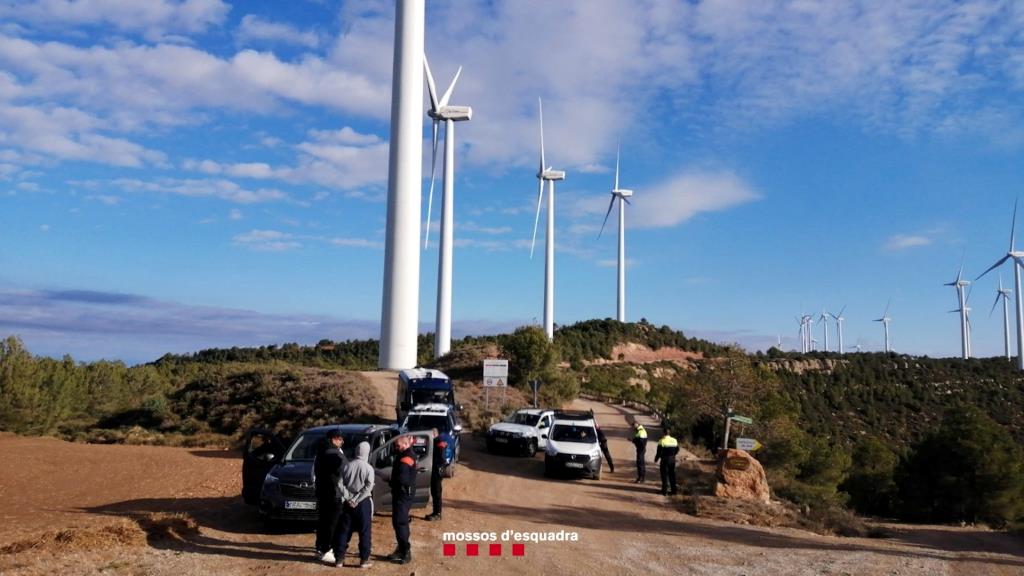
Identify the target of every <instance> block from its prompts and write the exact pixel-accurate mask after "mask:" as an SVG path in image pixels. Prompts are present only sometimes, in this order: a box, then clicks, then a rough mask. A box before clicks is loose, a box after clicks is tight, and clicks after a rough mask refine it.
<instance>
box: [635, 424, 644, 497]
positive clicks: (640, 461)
mask: <svg viewBox="0 0 1024 576" xmlns="http://www.w3.org/2000/svg"><path fill="white" fill-rule="evenodd" d="M633 446H634V447H636V481H635V483H636V484H640V483H642V482H644V481H645V480H647V430H646V429H644V425H643V424H641V423H639V422H633Z"/></svg>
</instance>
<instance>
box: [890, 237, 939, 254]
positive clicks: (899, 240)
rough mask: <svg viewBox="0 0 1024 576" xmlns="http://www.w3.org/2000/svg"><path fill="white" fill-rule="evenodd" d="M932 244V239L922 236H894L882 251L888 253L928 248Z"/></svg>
mask: <svg viewBox="0 0 1024 576" xmlns="http://www.w3.org/2000/svg"><path fill="white" fill-rule="evenodd" d="M931 243H932V239H931V238H930V237H928V236H925V235H921V234H893V235H892V236H890V237H889V238H888V239H887V240H886V241H885V244H883V245H882V249H883V250H886V251H888V252H897V251H900V250H907V249H909V248H918V247H920V246H928V245H930V244H931Z"/></svg>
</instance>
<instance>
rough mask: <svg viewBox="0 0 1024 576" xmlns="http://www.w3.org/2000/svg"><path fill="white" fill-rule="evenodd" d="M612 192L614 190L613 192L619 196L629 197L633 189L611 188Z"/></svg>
mask: <svg viewBox="0 0 1024 576" xmlns="http://www.w3.org/2000/svg"><path fill="white" fill-rule="evenodd" d="M612 192H614V193H615V194H617V195H618V196H619V197H621V198H629V197H630V196H632V195H633V191H632V190H625V189H622V188H620V189H618V190H612Z"/></svg>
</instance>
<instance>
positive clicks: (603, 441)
mask: <svg viewBox="0 0 1024 576" xmlns="http://www.w3.org/2000/svg"><path fill="white" fill-rule="evenodd" d="M594 426H595V427H596V428H597V443H598V444H599V445H600V446H601V453H602V454H604V459H605V460H607V461H608V469H609V470H611V471H612V472H613V473H614V472H615V462H612V455H611V453H610V452H608V438H606V437H605V435H604V431H603V430H601V427H600V426H597V424H596V423H595V424H594Z"/></svg>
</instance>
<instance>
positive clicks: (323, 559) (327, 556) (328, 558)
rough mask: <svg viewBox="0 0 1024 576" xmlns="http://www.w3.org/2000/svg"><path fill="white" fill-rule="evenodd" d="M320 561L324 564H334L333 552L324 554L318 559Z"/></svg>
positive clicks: (329, 551)
mask: <svg viewBox="0 0 1024 576" xmlns="http://www.w3.org/2000/svg"><path fill="white" fill-rule="evenodd" d="M320 561H321V562H323V563H324V564H334V562H335V560H334V552H333V551H331V550H328V551H327V552H324V555H323V556H321V557H320Z"/></svg>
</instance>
